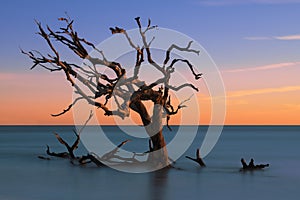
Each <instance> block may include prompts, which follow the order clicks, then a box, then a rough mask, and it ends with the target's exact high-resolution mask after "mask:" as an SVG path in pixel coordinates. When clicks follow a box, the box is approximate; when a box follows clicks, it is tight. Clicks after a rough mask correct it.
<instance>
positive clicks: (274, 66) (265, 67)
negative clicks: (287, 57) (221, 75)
mask: <svg viewBox="0 0 300 200" xmlns="http://www.w3.org/2000/svg"><path fill="white" fill-rule="evenodd" d="M297 65H300V62H284V63H275V64H270V65H262V66H256V67H247V68H238V69H231V70H224V71H223V72H246V71H260V70H270V69H278V68H285V67H292V66H297Z"/></svg>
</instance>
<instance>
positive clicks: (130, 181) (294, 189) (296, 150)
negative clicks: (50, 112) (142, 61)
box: [0, 126, 300, 200]
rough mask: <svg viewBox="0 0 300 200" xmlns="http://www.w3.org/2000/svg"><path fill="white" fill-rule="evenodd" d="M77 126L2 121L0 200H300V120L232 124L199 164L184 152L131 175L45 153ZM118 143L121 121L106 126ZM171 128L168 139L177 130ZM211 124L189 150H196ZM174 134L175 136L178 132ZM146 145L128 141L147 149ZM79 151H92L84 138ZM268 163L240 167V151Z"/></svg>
mask: <svg viewBox="0 0 300 200" xmlns="http://www.w3.org/2000/svg"><path fill="white" fill-rule="evenodd" d="M72 128H73V127H71V126H18V127H14V126H2V127H1V126H0V200H47V199H49V200H50V199H51V200H52V199H53V200H54V199H55V200H61V199H64V200H68V199H72V200H77V199H91V200H93V199H97V200H98V199H130V200H135V199H137V200H148V199H149V200H160V199H172V200H174V199H243V200H246V199H264V200H266V199H272V200H276V199H278V200H279V199H280V200H282V199H288V200H290V199H299V196H300V189H299V187H300V145H299V144H300V126H293V127H291V126H227V127H225V128H224V130H223V133H222V135H221V137H220V139H219V141H218V143H217V145H216V146H215V148H214V149H213V151H212V152H211V153H210V154H209V155H208V156H207V157H205V159H204V160H205V162H206V164H207V166H208V167H207V168H202V169H200V168H199V167H198V166H197V165H196V163H193V162H191V161H189V160H187V159H185V158H184V157H182V158H180V159H179V160H178V161H177V164H176V166H177V167H180V168H181V170H178V169H170V170H164V171H158V172H154V173H145V174H129V173H124V172H119V171H116V170H113V169H110V168H97V167H93V166H87V167H79V166H73V165H71V164H70V162H69V161H68V160H62V159H58V158H55V159H52V160H50V161H47V160H40V159H38V158H37V156H38V155H45V149H46V148H45V145H46V144H48V145H49V146H51V149H52V150H53V151H57V152H59V151H64V150H65V149H64V147H62V145H61V144H59V143H58V142H57V140H56V138H55V137H54V136H53V134H52V132H53V131H56V132H58V133H60V135H61V136H62V137H64V138H66V140H68V141H73V139H74V135H73V133H72ZM105 129H106V132H107V133H108V135H109V137H111V139H112V140H115V141H116V143H118V142H119V141H122V140H123V139H124V138H122V137H124V136H123V135H121V134H119V130H118V129H117V128H116V127H112V126H111V127H106V128H105ZM174 129H175V132H174V133H173V132H167V133H166V137H167V140H170V139H172V137H173V136H174V134H175V133H176V127H175V128H174ZM206 129H207V127H200V128H199V131H198V134H197V136H196V138H195V140H194V142H193V144H192V145H191V147H190V148H189V149H188V150H187V152H186V153H185V154H184V155H190V156H194V154H195V150H196V149H197V148H198V147H199V146H200V145H201V142H202V140H203V136H204V134H205V130H206ZM172 134H173V135H172ZM143 142H145V141H141V142H140V143H139V144H140V146H136V147H133V146H132V145H129V144H128V145H127V144H126V146H124V147H126V148H129V149H130V148H137V149H140V150H143V148H145V150H147V146H146V142H145V143H143ZM76 153H77V154H78V155H81V154H83V153H86V150H85V148H84V147H83V146H82V145H81V146H80V148H79V149H78V151H76ZM241 157H244V158H245V159H246V160H249V159H250V158H252V157H253V158H254V159H255V161H256V163H270V168H267V169H265V170H261V171H254V172H247V173H242V172H239V168H240V167H241V164H240V158H241Z"/></svg>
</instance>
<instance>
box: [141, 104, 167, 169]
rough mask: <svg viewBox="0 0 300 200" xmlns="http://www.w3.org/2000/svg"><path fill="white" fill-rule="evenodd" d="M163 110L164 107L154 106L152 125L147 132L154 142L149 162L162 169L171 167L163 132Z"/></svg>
mask: <svg viewBox="0 0 300 200" xmlns="http://www.w3.org/2000/svg"><path fill="white" fill-rule="evenodd" d="M162 109H163V107H162V105H160V104H155V105H154V108H153V116H152V123H151V124H150V126H146V131H147V133H148V135H149V136H150V138H151V142H152V148H151V152H150V154H149V157H148V162H149V163H150V164H151V165H153V166H154V167H156V168H162V167H166V166H168V165H169V162H168V151H167V148H166V142H165V138H164V136H163V132H162Z"/></svg>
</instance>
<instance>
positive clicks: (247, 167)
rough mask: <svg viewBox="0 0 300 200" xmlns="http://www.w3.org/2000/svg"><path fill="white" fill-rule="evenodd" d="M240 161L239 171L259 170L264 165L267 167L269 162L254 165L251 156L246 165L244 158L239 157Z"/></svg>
mask: <svg viewBox="0 0 300 200" xmlns="http://www.w3.org/2000/svg"><path fill="white" fill-rule="evenodd" d="M241 163H242V166H243V167H242V168H241V169H240V171H253V170H261V169H264V168H266V167H269V166H270V164H259V165H255V164H254V159H253V158H251V160H250V162H249V164H248V165H247V163H246V161H245V160H244V158H242V159H241Z"/></svg>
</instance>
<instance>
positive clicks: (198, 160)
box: [185, 149, 206, 167]
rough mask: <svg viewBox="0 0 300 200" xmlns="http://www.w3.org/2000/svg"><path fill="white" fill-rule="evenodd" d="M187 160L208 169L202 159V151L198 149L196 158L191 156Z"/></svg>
mask: <svg viewBox="0 0 300 200" xmlns="http://www.w3.org/2000/svg"><path fill="white" fill-rule="evenodd" d="M185 157H186V158H188V159H190V160H192V161H194V162H196V163H198V164H199V165H200V166H201V167H206V165H205V163H204V162H203V160H202V158H201V157H200V150H199V149H197V152H196V158H191V157H189V156H185Z"/></svg>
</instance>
